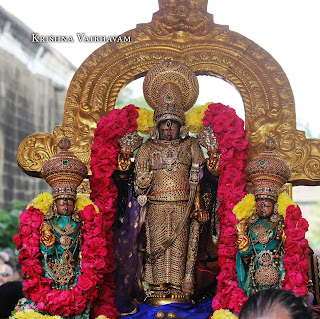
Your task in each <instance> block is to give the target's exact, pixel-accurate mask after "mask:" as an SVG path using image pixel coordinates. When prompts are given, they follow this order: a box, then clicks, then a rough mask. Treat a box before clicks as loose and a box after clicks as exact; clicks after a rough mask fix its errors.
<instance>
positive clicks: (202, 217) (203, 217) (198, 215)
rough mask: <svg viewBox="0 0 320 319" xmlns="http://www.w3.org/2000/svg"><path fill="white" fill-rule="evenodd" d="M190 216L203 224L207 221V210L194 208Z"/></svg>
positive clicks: (208, 216)
mask: <svg viewBox="0 0 320 319" xmlns="http://www.w3.org/2000/svg"><path fill="white" fill-rule="evenodd" d="M191 218H193V219H196V220H198V221H199V222H200V223H202V224H205V223H207V222H208V221H209V218H210V215H209V212H207V211H205V210H194V211H193V212H192V213H191Z"/></svg>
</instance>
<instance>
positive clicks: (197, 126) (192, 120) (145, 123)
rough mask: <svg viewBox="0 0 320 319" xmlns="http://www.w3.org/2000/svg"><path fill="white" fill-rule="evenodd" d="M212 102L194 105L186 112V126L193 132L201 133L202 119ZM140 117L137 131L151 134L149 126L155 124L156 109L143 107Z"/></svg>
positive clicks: (140, 110) (140, 109) (139, 110)
mask: <svg viewBox="0 0 320 319" xmlns="http://www.w3.org/2000/svg"><path fill="white" fill-rule="evenodd" d="M211 103H212V102H208V103H206V104H205V105H201V106H195V107H192V108H191V109H190V110H189V111H188V112H186V114H185V119H186V126H187V127H188V129H189V130H190V132H191V133H200V132H201V131H202V130H203V122H202V119H203V117H204V112H205V111H206V110H207V109H208V105H209V104H211ZM138 112H139V117H138V118H137V124H138V129H137V131H138V132H140V133H142V134H149V128H150V127H152V126H155V123H154V122H153V114H154V111H152V110H148V109H145V108H143V107H141V108H139V109H138Z"/></svg>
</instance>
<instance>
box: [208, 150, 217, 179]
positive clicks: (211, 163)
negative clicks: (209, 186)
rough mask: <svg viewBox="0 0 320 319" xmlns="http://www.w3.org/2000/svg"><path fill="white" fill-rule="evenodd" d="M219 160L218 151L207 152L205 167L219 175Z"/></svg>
mask: <svg viewBox="0 0 320 319" xmlns="http://www.w3.org/2000/svg"><path fill="white" fill-rule="evenodd" d="M219 161H220V153H219V152H218V151H215V152H211V153H209V158H208V159H207V168H208V171H209V172H210V173H211V174H212V175H214V176H218V175H219Z"/></svg>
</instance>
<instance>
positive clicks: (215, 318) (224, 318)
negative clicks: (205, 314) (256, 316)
mask: <svg viewBox="0 0 320 319" xmlns="http://www.w3.org/2000/svg"><path fill="white" fill-rule="evenodd" d="M235 318H238V317H237V316H235V315H234V314H233V313H232V312H231V311H230V310H226V309H220V310H217V311H215V312H214V314H213V315H212V316H211V318H210V319H235Z"/></svg>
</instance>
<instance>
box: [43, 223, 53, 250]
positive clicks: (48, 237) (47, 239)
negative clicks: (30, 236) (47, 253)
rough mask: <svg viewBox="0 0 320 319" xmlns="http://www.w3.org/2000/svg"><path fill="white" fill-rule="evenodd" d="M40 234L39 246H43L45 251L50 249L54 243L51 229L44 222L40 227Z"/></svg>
mask: <svg viewBox="0 0 320 319" xmlns="http://www.w3.org/2000/svg"><path fill="white" fill-rule="evenodd" d="M40 232H41V237H40V242H41V244H42V245H43V246H45V247H46V248H47V249H49V248H52V247H53V246H54V244H55V241H56V239H55V236H54V232H53V229H52V227H51V226H50V225H49V224H48V223H47V222H45V221H44V222H43V223H42V225H41V228H40Z"/></svg>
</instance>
